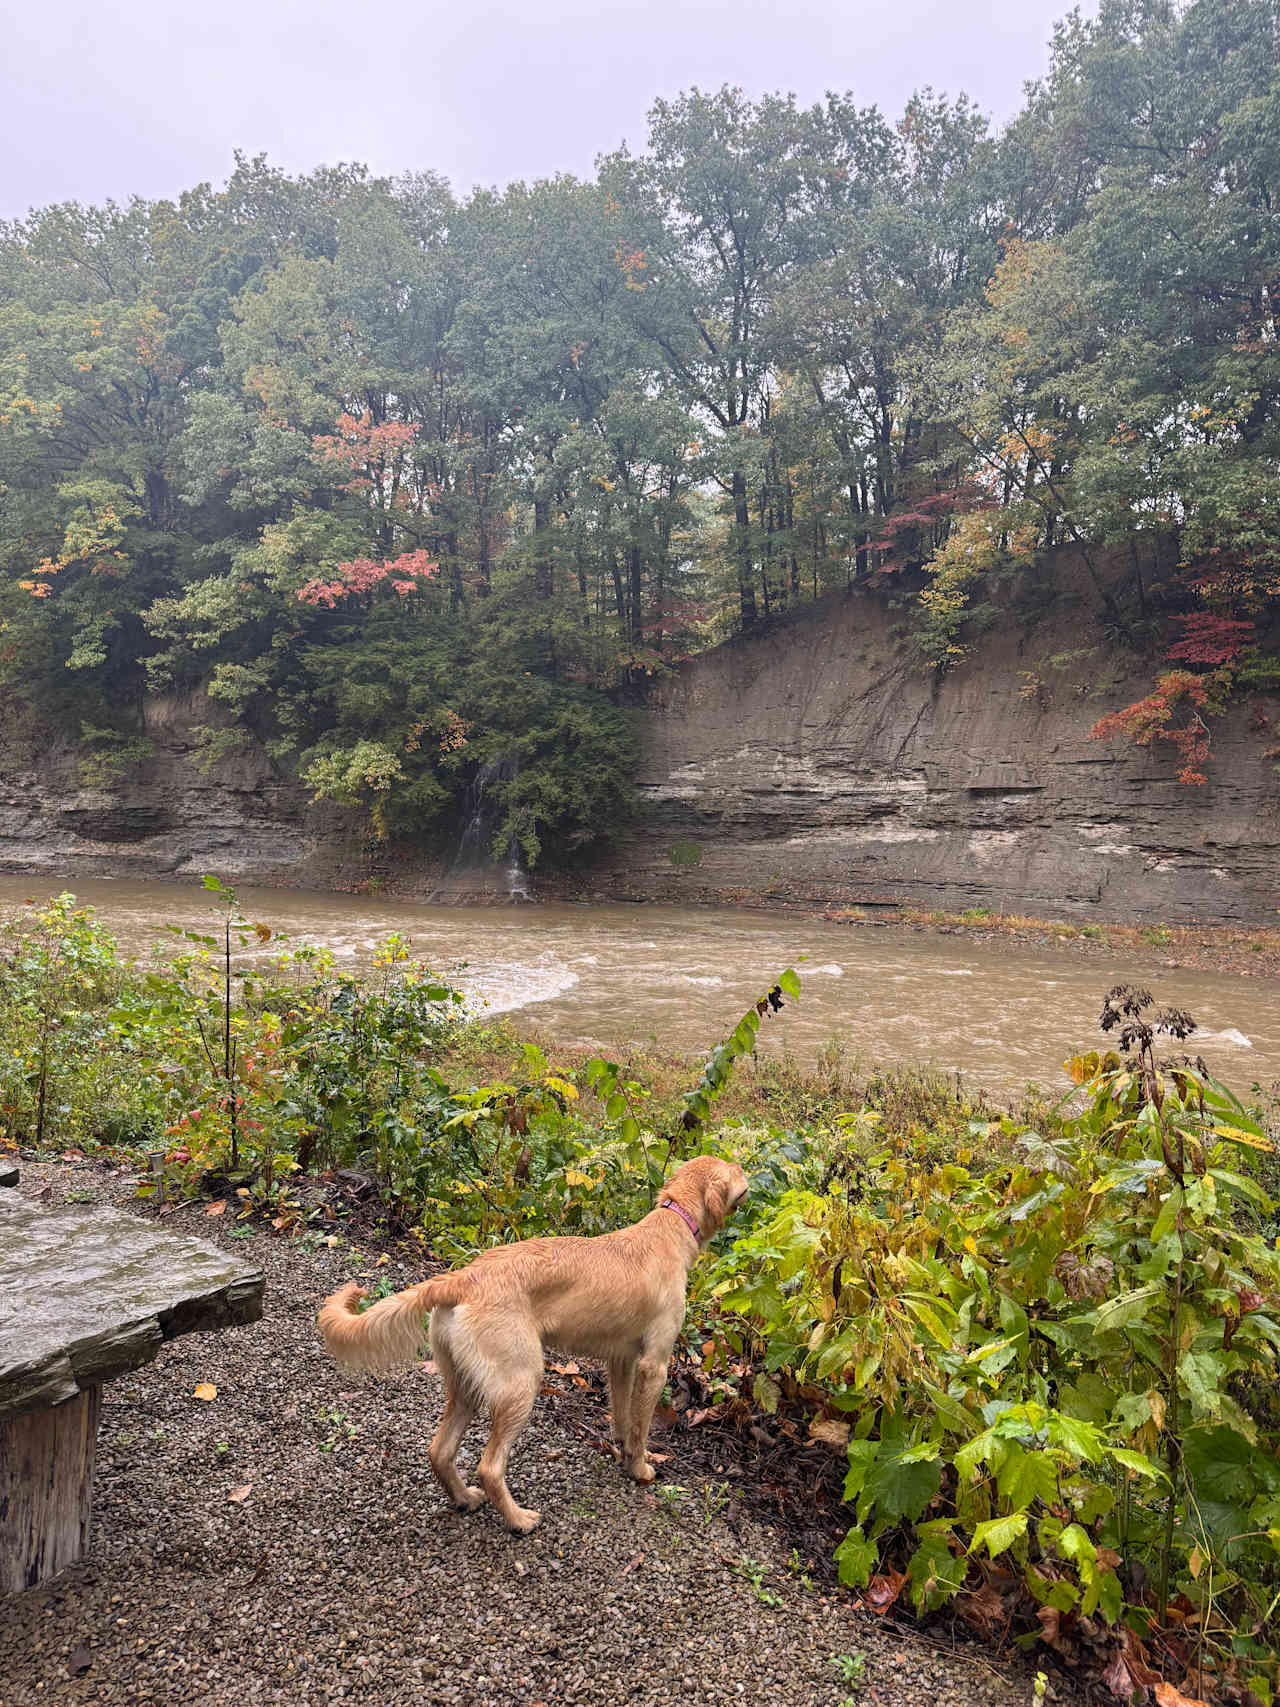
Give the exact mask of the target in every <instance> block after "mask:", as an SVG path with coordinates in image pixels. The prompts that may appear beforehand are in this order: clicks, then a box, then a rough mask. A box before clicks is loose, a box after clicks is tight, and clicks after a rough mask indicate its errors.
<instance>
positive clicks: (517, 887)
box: [449, 756, 533, 901]
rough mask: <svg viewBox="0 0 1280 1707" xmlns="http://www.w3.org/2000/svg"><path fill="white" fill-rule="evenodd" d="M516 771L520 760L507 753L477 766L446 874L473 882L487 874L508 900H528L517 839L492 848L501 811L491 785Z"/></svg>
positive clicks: (527, 884)
mask: <svg viewBox="0 0 1280 1707" xmlns="http://www.w3.org/2000/svg"><path fill="white" fill-rule="evenodd" d="M519 774H520V761H519V760H518V759H515V758H511V757H510V756H504V757H503V758H500V759H491V760H490V761H489V763H488V764H484V765H481V766H480V769H479V770H478V771H477V772H476V774H475V777H474V778H473V779H472V783H471V787H470V789H469V791H468V795H467V819H466V823H465V824H464V825H463V830H462V839H461V840H460V842H459V843H458V852H457V854H456V855H455V856H454V861H453V866H452V868H451V870H450V872H449V877H450V879H451V881H457V880H459V879H466V878H471V879H472V881H473V882H474V881H475V880H476V879H477V878H482V877H484V876H486V875H487V876H489V877H490V878H492V879H494V880H495V882H496V884H497V885H498V886H500V887H502V888H505V890H506V894H507V898H508V900H511V901H531V900H532V899H533V897H532V895H530V893H529V880H528V876H527V874H526V872H525V869H524V866H523V865H522V864H521V860H520V843H519V841H518V840H517V839H516V837H515V836H510V837H508V839H507V844H506V847H505V848H503V849H500V850H497V851H495V848H494V842H495V839H496V837H497V833H498V826H499V824H500V822H501V817H502V812H503V806H502V802H501V800H500V799H499V798H497V796H496V792H495V788H494V785H495V784H496V783H502V782H511V781H512V780H513V779H514V778H515V777H517V776H518V775H519Z"/></svg>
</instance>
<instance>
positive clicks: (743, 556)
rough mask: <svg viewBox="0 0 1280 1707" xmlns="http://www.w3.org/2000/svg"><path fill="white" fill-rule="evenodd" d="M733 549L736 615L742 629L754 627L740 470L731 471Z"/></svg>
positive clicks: (744, 490)
mask: <svg viewBox="0 0 1280 1707" xmlns="http://www.w3.org/2000/svg"><path fill="white" fill-rule="evenodd" d="M732 491H733V525H734V533H735V536H736V537H735V539H734V548H735V552H734V554H735V556H736V557H737V560H738V614H739V616H740V618H741V620H742V626H743V628H744V629H747V628H751V627H753V626H754V625H755V621H756V616H757V611H756V589H755V580H754V577H753V575H752V573H751V515H750V512H749V511H748V509H747V477H746V475H745V474H744V473H743V471H742V470H741V469H740V468H735V469H734V471H733V487H732Z"/></svg>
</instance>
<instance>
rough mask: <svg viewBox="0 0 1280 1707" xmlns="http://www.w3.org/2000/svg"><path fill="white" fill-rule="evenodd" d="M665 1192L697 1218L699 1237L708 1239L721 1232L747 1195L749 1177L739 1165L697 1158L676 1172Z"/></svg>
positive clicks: (713, 1157) (717, 1157)
mask: <svg viewBox="0 0 1280 1707" xmlns="http://www.w3.org/2000/svg"><path fill="white" fill-rule="evenodd" d="M666 1191H667V1196H668V1197H671V1198H674V1199H675V1201H676V1202H677V1203H678V1204H680V1206H681V1207H682V1208H683V1209H687V1210H688V1211H689V1212H690V1214H691V1215H693V1216H694V1218H695V1219H696V1221H697V1223H698V1233H699V1236H700V1237H701V1238H702V1239H703V1240H706V1239H709V1238H711V1237H712V1235H713V1234H715V1233H718V1232H719V1231H720V1229H721V1227H723V1226H724V1224H725V1222H726V1221H727V1220H728V1218H729V1216H730V1215H732V1214H733V1212H734V1210H735V1209H736V1208H737V1207H738V1205H739V1204H740V1203H741V1202H742V1200H743V1198H744V1197H745V1196H746V1195H747V1176H746V1174H745V1173H744V1172H743V1171H742V1169H741V1168H740V1167H739V1166H738V1164H737V1163H736V1162H726V1161H723V1160H721V1158H720V1157H719V1156H695V1157H694V1159H693V1161H691V1162H686V1163H685V1164H684V1166H683V1167H679V1168H677V1169H676V1171H675V1173H673V1174H672V1176H671V1178H670V1179H669V1180H668V1181H667V1186H666Z"/></svg>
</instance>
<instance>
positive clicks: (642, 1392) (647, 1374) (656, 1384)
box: [622, 1356, 668, 1482]
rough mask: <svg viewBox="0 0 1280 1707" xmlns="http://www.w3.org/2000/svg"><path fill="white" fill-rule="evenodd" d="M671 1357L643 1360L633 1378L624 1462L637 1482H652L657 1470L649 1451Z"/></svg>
mask: <svg viewBox="0 0 1280 1707" xmlns="http://www.w3.org/2000/svg"><path fill="white" fill-rule="evenodd" d="M667 1362H668V1358H666V1357H664V1358H662V1359H659V1358H657V1357H649V1356H646V1357H641V1358H639V1359H638V1360H637V1362H636V1365H635V1370H634V1372H633V1375H632V1379H631V1409H630V1414H629V1416H628V1418H627V1431H626V1435H625V1436H624V1442H623V1453H622V1457H623V1463H624V1464H625V1466H626V1468H627V1471H628V1473H629V1474H630V1475H632V1476H634V1477H635V1479H636V1481H637V1482H651V1481H652V1480H653V1478H654V1475H655V1473H656V1472H655V1471H654V1468H653V1465H652V1464H650V1462H649V1458H648V1454H647V1452H646V1450H645V1448H646V1447H647V1445H648V1441H649V1426H650V1424H651V1423H652V1422H653V1413H654V1409H655V1407H656V1406H657V1403H658V1399H659V1397H660V1395H661V1393H662V1388H663V1385H664V1383H665V1382H666V1379H667Z"/></svg>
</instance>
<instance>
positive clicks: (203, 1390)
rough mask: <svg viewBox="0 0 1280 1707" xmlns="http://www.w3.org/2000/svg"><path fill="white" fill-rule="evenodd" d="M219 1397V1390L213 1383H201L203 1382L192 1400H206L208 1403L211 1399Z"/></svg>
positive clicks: (197, 1387) (198, 1386)
mask: <svg viewBox="0 0 1280 1707" xmlns="http://www.w3.org/2000/svg"><path fill="white" fill-rule="evenodd" d="M217 1396H218V1389H217V1388H216V1387H215V1386H214V1384H213V1382H212V1381H201V1382H199V1383H198V1384H197V1386H196V1390H195V1392H194V1393H193V1394H192V1398H195V1399H204V1400H205V1401H206V1403H207V1402H208V1401H209V1400H210V1399H216V1398H217Z"/></svg>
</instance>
